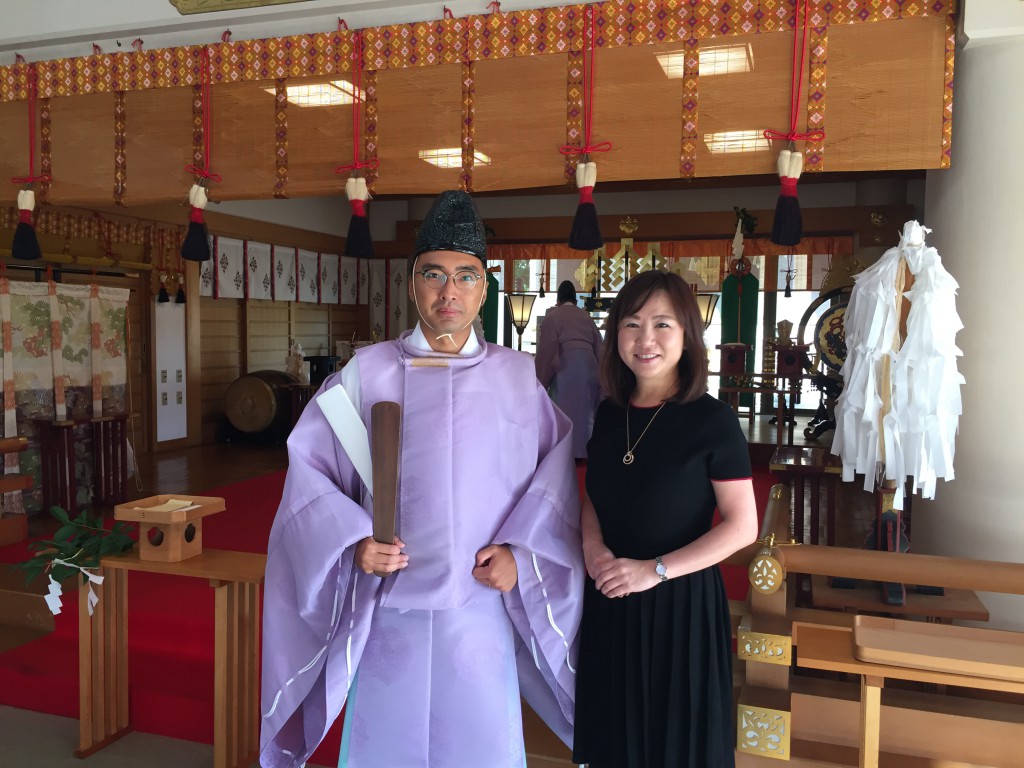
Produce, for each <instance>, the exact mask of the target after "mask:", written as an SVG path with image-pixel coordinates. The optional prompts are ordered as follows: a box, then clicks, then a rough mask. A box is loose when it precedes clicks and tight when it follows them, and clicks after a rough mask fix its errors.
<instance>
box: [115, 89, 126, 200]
mask: <svg viewBox="0 0 1024 768" xmlns="http://www.w3.org/2000/svg"><path fill="white" fill-rule="evenodd" d="M127 127H128V114H127V112H126V111H125V104H124V91H114V204H115V205H121V206H123V205H124V197H125V194H126V193H127V191H128V141H127V139H126V138H125V129H126V128H127Z"/></svg>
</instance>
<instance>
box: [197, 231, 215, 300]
mask: <svg viewBox="0 0 1024 768" xmlns="http://www.w3.org/2000/svg"><path fill="white" fill-rule="evenodd" d="M218 240H220V238H219V237H215V238H213V247H212V248H211V249H210V258H208V259H207V260H206V261H202V262H200V263H199V295H200V296H213V281H214V266H215V265H216V264H217V246H218V242H217V241H218Z"/></svg>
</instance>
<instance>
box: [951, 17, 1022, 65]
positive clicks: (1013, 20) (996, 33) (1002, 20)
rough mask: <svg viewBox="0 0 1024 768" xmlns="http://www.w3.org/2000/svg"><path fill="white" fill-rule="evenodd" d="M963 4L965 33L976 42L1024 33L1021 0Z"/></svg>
mask: <svg viewBox="0 0 1024 768" xmlns="http://www.w3.org/2000/svg"><path fill="white" fill-rule="evenodd" d="M961 5H962V6H963V8H962V16H963V23H962V24H961V26H962V28H963V33H964V34H965V35H966V36H967V38H968V39H970V40H972V41H974V42H981V41H982V40H984V39H987V38H994V37H995V38H998V37H1007V36H1011V35H1024V2H1021V0H962V2H961ZM957 66H959V63H958V64H957ZM957 79H959V72H958V73H957Z"/></svg>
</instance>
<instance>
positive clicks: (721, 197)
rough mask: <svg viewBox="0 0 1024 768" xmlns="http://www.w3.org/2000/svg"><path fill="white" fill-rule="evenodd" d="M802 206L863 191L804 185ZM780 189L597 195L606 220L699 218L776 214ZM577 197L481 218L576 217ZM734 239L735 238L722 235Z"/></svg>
mask: <svg viewBox="0 0 1024 768" xmlns="http://www.w3.org/2000/svg"><path fill="white" fill-rule="evenodd" d="M798 191H799V195H800V204H801V206H803V207H805V208H829V207H833V206H843V205H855V204H856V202H855V200H856V196H857V185H856V184H854V183H853V182H848V183H841V184H804V185H803V186H802V187H799V190H798ZM778 196H779V187H778V185H776V184H772V185H769V186H765V187H736V188H726V189H686V190H671V191H659V192H601V183H600V182H598V184H597V187H596V188H595V190H594V205H595V206H596V207H597V212H598V213H599V214H602V215H615V214H627V213H630V214H633V215H636V214H638V213H693V212H701V211H729V210H732V208H733V206H739V207H740V208H749V209H751V210H756V209H759V208H760V209H768V210H773V209H774V208H775V201H776V200H777V199H778ZM576 201H577V195H576V193H575V192H566V194H564V195H510V196H508V197H477V198H476V204H477V207H478V208H479V209H480V215H481V216H482V217H483V218H485V219H488V218H493V219H508V218H517V217H543V216H572V215H573V214H574V213H575V212H576ZM431 202H433V200H432V198H416V199H414V200H410V201H409V218H410V219H412V220H414V221H419V220H421V219H422V218H423V217H424V216H425V215H426V213H427V209H429V208H430V204H431ZM722 234H723V236H728V237H731V236H732V233H731V232H724V233H722Z"/></svg>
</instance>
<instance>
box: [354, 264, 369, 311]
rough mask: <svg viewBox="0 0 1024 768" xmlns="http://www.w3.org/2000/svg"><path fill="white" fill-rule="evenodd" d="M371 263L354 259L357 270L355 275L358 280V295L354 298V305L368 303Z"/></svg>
mask: <svg viewBox="0 0 1024 768" xmlns="http://www.w3.org/2000/svg"><path fill="white" fill-rule="evenodd" d="M371 263H372V259H356V264H357V266H358V268H359V273H358V275H356V277H357V278H358V280H359V295H358V296H357V297H356V304H366V303H367V302H368V301H369V298H368V295H369V292H370V291H369V288H370V264H371Z"/></svg>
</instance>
